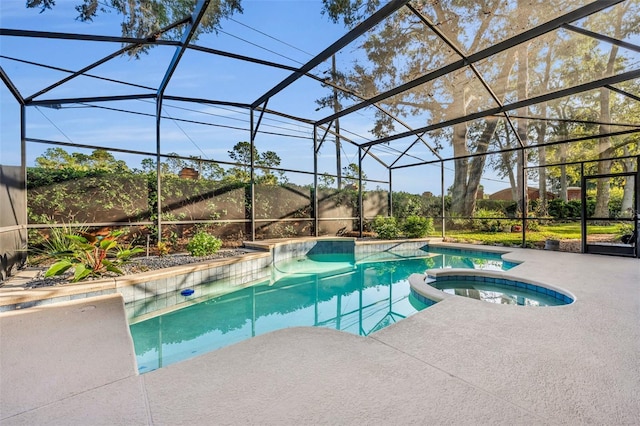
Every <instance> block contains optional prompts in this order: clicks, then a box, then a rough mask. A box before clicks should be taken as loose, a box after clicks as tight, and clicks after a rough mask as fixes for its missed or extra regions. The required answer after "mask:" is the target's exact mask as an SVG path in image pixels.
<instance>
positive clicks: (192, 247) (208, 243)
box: [187, 231, 222, 257]
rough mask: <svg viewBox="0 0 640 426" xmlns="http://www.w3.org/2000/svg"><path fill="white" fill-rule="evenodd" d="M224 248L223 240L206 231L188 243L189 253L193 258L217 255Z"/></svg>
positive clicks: (196, 235)
mask: <svg viewBox="0 0 640 426" xmlns="http://www.w3.org/2000/svg"><path fill="white" fill-rule="evenodd" d="M220 247H222V240H221V239H219V238H216V237H214V236H213V235H211V234H208V233H207V232H205V231H199V232H197V233H196V234H195V235H194V236H193V237H192V238H191V240H189V242H188V243H187V251H188V252H189V253H190V254H191V255H192V256H198V257H200V256H208V255H210V254H215V253H216V252H217V251H218V250H220Z"/></svg>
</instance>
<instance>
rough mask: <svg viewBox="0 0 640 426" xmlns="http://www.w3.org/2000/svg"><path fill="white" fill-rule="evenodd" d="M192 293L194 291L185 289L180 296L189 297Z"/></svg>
mask: <svg viewBox="0 0 640 426" xmlns="http://www.w3.org/2000/svg"><path fill="white" fill-rule="evenodd" d="M193 291H194V290H193V289H192V288H185V289H184V290H182V291H181V292H180V294H181V295H183V296H191V295H192V294H193Z"/></svg>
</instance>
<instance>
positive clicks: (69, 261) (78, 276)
mask: <svg viewBox="0 0 640 426" xmlns="http://www.w3.org/2000/svg"><path fill="white" fill-rule="evenodd" d="M123 233H124V232H123V231H110V232H109V233H108V234H107V235H105V236H102V235H99V236H93V235H87V234H85V235H74V234H67V235H66V236H65V238H66V239H67V240H69V242H70V245H69V248H68V249H67V250H64V251H60V252H52V253H49V254H50V255H51V256H53V257H55V258H58V259H60V260H58V261H57V262H56V263H54V264H53V265H51V267H50V268H49V269H48V270H47V272H46V273H45V277H53V276H57V275H62V274H64V273H65V272H66V271H67V270H69V269H70V268H73V269H74V274H73V280H72V281H73V282H78V281H81V280H84V279H86V278H88V277H99V276H102V275H104V274H105V273H107V272H112V273H114V274H118V275H122V273H123V272H122V271H121V270H120V269H119V268H118V267H119V266H120V265H122V264H124V263H125V262H127V261H128V260H129V259H130V258H131V256H133V255H134V254H137V253H140V252H142V251H143V250H142V249H141V248H132V247H124V246H122V245H120V243H119V242H118V238H119V237H120V236H122V235H123Z"/></svg>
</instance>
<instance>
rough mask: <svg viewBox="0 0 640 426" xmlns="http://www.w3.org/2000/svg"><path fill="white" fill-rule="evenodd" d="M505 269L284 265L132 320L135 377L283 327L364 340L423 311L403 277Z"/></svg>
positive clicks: (390, 258)
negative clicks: (252, 280)
mask: <svg viewBox="0 0 640 426" xmlns="http://www.w3.org/2000/svg"><path fill="white" fill-rule="evenodd" d="M416 254H422V255H421V256H416ZM380 259H383V260H380ZM510 266H512V265H505V264H502V262H501V260H500V257H499V255H496V254H487V253H476V254H475V255H472V253H462V252H451V251H447V252H446V253H443V252H440V253H438V252H437V251H431V250H430V251H429V252H425V251H420V252H416V251H397V252H388V253H386V254H383V255H381V254H379V253H378V254H376V255H375V256H366V257H364V258H362V259H360V260H358V261H357V262H356V261H355V257H354V255H353V254H348V253H342V254H318V255H311V256H303V257H299V258H293V259H288V260H285V261H283V262H278V263H276V265H274V266H273V267H272V279H270V280H265V281H263V282H259V283H257V284H255V285H252V286H250V287H246V288H242V289H239V290H237V291H234V292H231V293H228V294H224V295H222V296H218V297H214V298H210V299H207V300H204V301H202V302H200V303H197V304H194V305H191V306H188V307H185V308H182V309H178V310H175V311H173V312H167V313H164V314H162V315H158V316H155V317H152V318H148V319H145V320H143V321H140V322H136V321H135V319H134V320H133V321H132V324H131V326H130V327H131V333H132V336H133V340H134V345H135V350H136V358H137V362H138V367H139V371H140V372H141V373H144V372H147V371H152V370H155V369H157V368H161V367H163V366H166V365H169V364H172V363H174V362H178V361H181V360H184V359H188V358H191V357H194V356H197V355H199V354H202V353H206V352H210V351H213V350H216V349H219V348H221V347H224V346H228V345H231V344H233V343H236V342H239V341H242V340H245V339H249V338H251V337H253V336H257V335H260V334H264V333H267V332H270V331H274V330H278V329H282V328H288V327H295V326H316V327H329V328H333V329H336V330H341V331H345V332H349V333H353V334H359V335H368V334H370V333H373V332H375V331H377V330H380V329H382V328H384V327H386V326H388V325H391V324H393V323H395V322H397V321H400V320H402V319H403V318H406V317H408V316H410V315H413V314H415V313H416V312H418V311H420V310H422V309H424V308H426V307H427V306H429V303H428V301H424V300H422V301H421V300H419V299H418V298H417V297H416V296H415V294H413V293H412V292H411V289H410V285H409V282H408V277H409V275H411V274H413V273H424V272H425V271H426V270H428V269H434V268H450V267H456V268H459V267H465V268H471V267H473V268H476V269H477V268H485V269H500V268H509V267H510ZM425 302H426V303H425Z"/></svg>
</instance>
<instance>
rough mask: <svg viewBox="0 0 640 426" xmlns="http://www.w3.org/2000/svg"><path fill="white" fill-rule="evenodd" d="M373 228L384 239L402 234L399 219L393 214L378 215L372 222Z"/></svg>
mask: <svg viewBox="0 0 640 426" xmlns="http://www.w3.org/2000/svg"><path fill="white" fill-rule="evenodd" d="M371 229H373V231H374V232H375V233H377V234H378V238H382V239H383V240H390V239H394V238H398V236H399V235H400V230H399V229H398V221H397V220H396V218H395V217H393V216H390V217H384V216H376V217H375V219H373V223H372V224H371Z"/></svg>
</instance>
